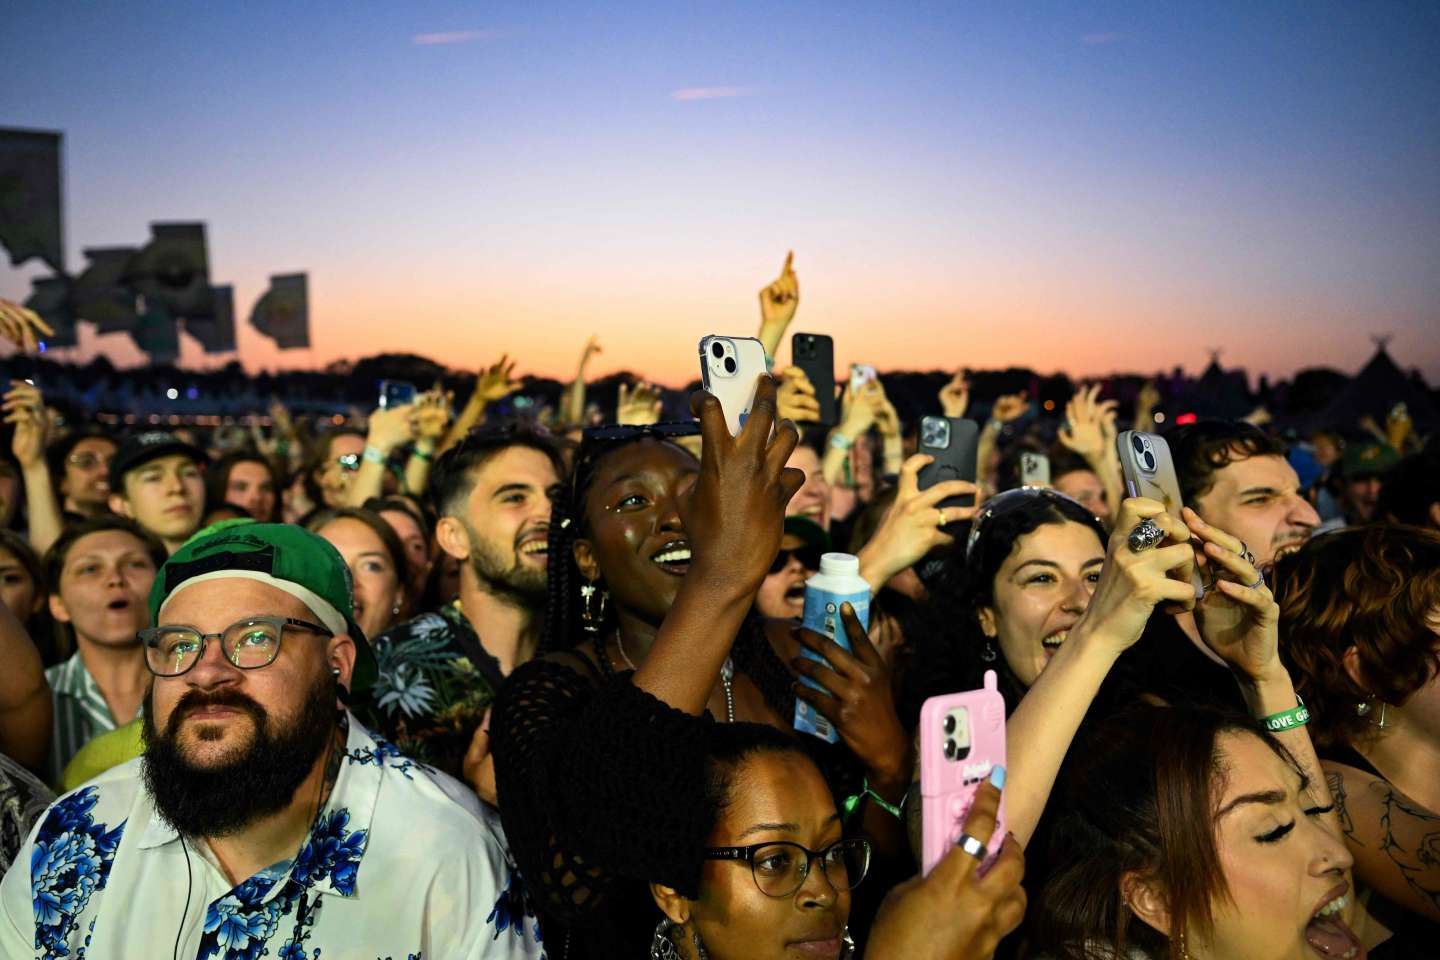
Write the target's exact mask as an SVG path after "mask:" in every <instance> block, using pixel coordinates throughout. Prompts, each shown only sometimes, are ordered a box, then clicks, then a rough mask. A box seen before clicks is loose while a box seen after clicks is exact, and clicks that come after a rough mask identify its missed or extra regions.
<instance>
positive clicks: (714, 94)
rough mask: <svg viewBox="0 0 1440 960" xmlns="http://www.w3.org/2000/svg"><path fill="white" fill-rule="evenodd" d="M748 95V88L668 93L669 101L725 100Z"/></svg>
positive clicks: (686, 89)
mask: <svg viewBox="0 0 1440 960" xmlns="http://www.w3.org/2000/svg"><path fill="white" fill-rule="evenodd" d="M749 95H750V89H749V88H748V87H681V88H680V89H678V90H671V91H670V99H671V100H725V99H727V98H729V97H748V96H749Z"/></svg>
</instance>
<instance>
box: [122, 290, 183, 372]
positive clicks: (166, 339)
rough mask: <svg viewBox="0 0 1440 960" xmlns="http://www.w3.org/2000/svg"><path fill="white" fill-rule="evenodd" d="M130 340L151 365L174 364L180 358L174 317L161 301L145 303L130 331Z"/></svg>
mask: <svg viewBox="0 0 1440 960" xmlns="http://www.w3.org/2000/svg"><path fill="white" fill-rule="evenodd" d="M130 339H132V340H134V341H135V345H136V346H137V347H139V348H140V349H141V350H143V351H144V352H145V353H146V354H148V355H149V357H150V362H151V363H154V364H165V363H174V362H175V360H176V358H178V357H179V356H180V334H179V332H178V331H177V329H176V327H175V317H174V315H173V314H171V313H170V308H169V307H167V306H166V305H165V303H164V302H163V301H159V300H157V301H154V302H151V301H146V303H145V312H144V313H143V314H141V315H140V318H139V320H138V321H137V322H136V324H135V326H134V327H133V328H132V329H131V330H130Z"/></svg>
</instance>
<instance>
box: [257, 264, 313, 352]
mask: <svg viewBox="0 0 1440 960" xmlns="http://www.w3.org/2000/svg"><path fill="white" fill-rule="evenodd" d="M250 325H251V326H252V327H254V328H255V329H256V330H259V331H260V332H261V333H263V334H265V336H267V337H270V338H271V339H272V340H274V341H275V345H276V346H277V347H279V348H280V349H281V350H290V349H293V348H295V347H308V346H310V290H309V281H308V275H307V274H303V273H287V274H280V275H278V276H272V277H271V278H270V289H269V290H268V291H266V293H265V295H264V296H262V297H261V298H260V299H259V300H257V301H255V309H254V310H252V311H250Z"/></svg>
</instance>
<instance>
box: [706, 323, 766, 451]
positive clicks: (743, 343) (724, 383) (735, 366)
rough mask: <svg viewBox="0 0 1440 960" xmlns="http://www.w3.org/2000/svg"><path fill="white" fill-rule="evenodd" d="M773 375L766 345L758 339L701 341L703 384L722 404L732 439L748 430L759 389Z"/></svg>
mask: <svg viewBox="0 0 1440 960" xmlns="http://www.w3.org/2000/svg"><path fill="white" fill-rule="evenodd" d="M769 372H770V371H769V370H768V369H767V367H766V363H765V345H764V344H763V343H761V342H760V341H759V340H756V339H755V338H754V337H717V336H709V337H705V338H704V339H703V340H701V341H700V382H701V384H703V385H704V387H705V389H706V390H707V391H708V392H710V393H712V394H714V395H715V398H716V399H717V400H719V401H720V407H721V409H723V410H724V411H725V425H726V426H727V427H729V428H730V435H731V436H732V437H733V436H735V435H736V434H738V433H739V432H740V428H741V427H743V426H745V420H746V419H747V418H748V417H749V416H750V408H751V407H752V406H753V405H754V403H755V388H756V387H757V386H759V384H760V378H761V377H762V376H764V375H766V374H768V373H769Z"/></svg>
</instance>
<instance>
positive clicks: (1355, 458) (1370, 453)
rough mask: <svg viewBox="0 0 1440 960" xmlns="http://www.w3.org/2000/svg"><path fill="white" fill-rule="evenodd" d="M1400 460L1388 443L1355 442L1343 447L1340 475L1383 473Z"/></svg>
mask: <svg viewBox="0 0 1440 960" xmlns="http://www.w3.org/2000/svg"><path fill="white" fill-rule="evenodd" d="M1399 462H1400V454H1398V453H1396V452H1395V448H1394V447H1392V446H1390V444H1388V443H1357V444H1351V445H1350V446H1348V447H1346V448H1345V459H1344V460H1342V461H1341V463H1340V475H1341V476H1342V477H1345V478H1346V479H1349V478H1351V477H1364V476H1371V475H1377V474H1381V473H1384V472H1385V471H1386V470H1389V469H1390V468H1391V467H1393V466H1395V464H1397V463H1399Z"/></svg>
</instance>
